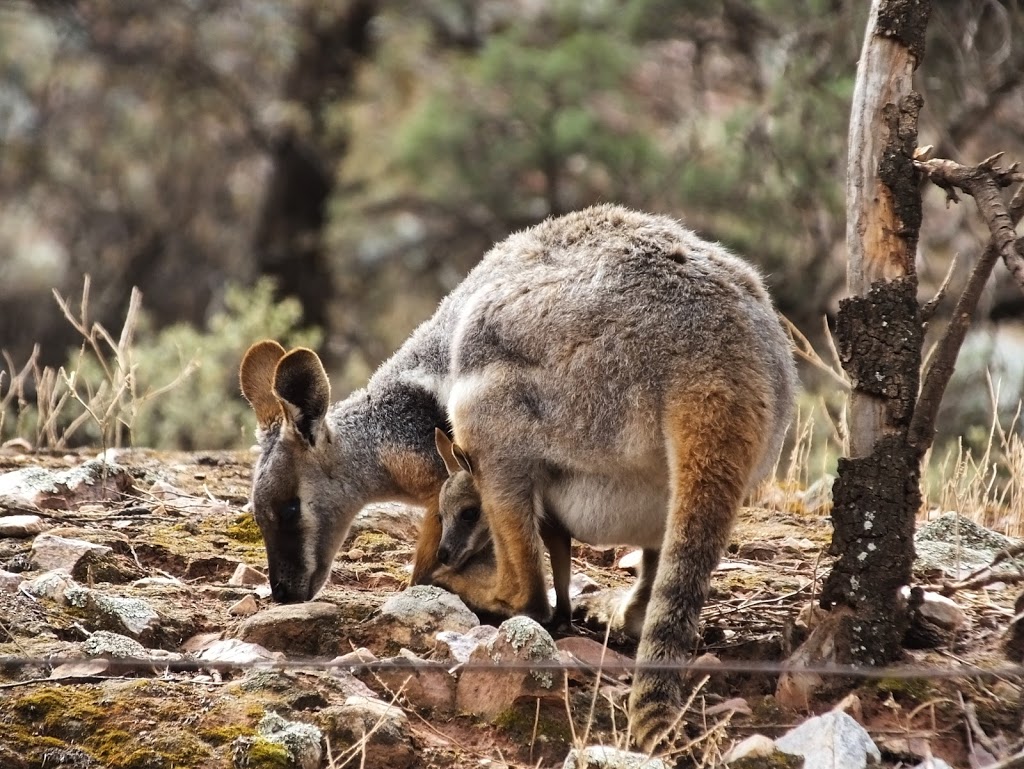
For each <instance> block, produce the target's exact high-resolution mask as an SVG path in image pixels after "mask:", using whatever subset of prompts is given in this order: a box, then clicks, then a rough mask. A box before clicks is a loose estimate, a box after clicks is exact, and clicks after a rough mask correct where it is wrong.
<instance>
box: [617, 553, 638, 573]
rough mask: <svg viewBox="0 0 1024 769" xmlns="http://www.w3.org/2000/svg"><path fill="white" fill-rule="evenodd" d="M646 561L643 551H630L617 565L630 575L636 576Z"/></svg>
mask: <svg viewBox="0 0 1024 769" xmlns="http://www.w3.org/2000/svg"><path fill="white" fill-rule="evenodd" d="M643 559H644V551H643V550H630V551H629V552H628V553H626V554H625V555H624V556H622V557H621V558H620V559H619V562H618V563H616V564H615V565H616V567H618V568H620V569H622V570H623V571H628V572H629V573H630V574H636V573H637V572H638V571H639V570H640V564H641V562H642V561H643Z"/></svg>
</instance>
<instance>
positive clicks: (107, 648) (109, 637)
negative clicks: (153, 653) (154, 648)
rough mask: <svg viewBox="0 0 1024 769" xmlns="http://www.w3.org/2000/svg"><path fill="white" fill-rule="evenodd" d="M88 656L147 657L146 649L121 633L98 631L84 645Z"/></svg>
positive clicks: (83, 648) (83, 647)
mask: <svg viewBox="0 0 1024 769" xmlns="http://www.w3.org/2000/svg"><path fill="white" fill-rule="evenodd" d="M82 650H83V651H84V652H85V653H86V654H90V655H93V656H106V657H145V656H146V647H145V646H143V645H142V644H140V643H139V642H138V641H136V640H135V639H134V638H129V637H128V636H126V635H121V634H120V633H111V632H110V631H109V630H97V631H96V632H95V633H93V634H92V635H91V636H89V637H88V638H87V639H86V640H85V642H84V643H83V644H82Z"/></svg>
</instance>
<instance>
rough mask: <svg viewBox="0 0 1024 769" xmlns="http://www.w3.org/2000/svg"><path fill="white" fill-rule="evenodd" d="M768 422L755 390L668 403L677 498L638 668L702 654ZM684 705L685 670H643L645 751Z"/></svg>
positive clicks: (637, 734) (640, 708) (639, 719)
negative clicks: (707, 616) (714, 583)
mask: <svg viewBox="0 0 1024 769" xmlns="http://www.w3.org/2000/svg"><path fill="white" fill-rule="evenodd" d="M767 420H768V416H767V414H766V409H765V406H764V401H763V400H761V399H758V398H757V396H756V394H755V393H754V392H753V391H752V390H751V389H750V385H749V384H745V385H744V388H740V387H739V386H737V385H733V386H729V384H727V383H723V386H722V387H721V388H719V389H718V390H717V391H714V390H712V391H711V392H705V393H702V394H700V395H696V394H694V395H691V396H689V397H685V396H684V397H680V396H676V397H674V398H672V399H671V400H670V401H669V402H668V403H667V404H666V411H665V418H664V427H663V429H664V431H665V436H666V442H667V444H668V451H667V455H668V457H669V463H670V464H669V477H670V483H671V493H670V499H669V510H668V517H667V521H666V531H665V540H664V544H663V546H662V549H661V555H660V559H659V562H658V567H657V570H656V574H655V576H654V582H653V585H652V589H651V599H650V602H649V604H648V607H647V616H646V620H645V622H644V625H643V633H642V634H641V639H640V646H639V648H638V650H637V661H638V662H641V663H647V664H651V663H654V664H657V663H659V662H664V663H678V662H683V661H684V660H685V659H686V658H687V657H688V656H689V655H690V653H691V651H692V650H693V645H694V642H695V640H696V635H697V622H698V619H699V617H700V610H701V608H702V607H703V605H704V601H705V599H706V598H707V593H708V587H709V584H710V581H711V574H712V572H713V571H714V569H715V567H716V566H717V565H718V561H719V559H720V558H721V556H722V554H723V552H724V551H725V548H726V546H727V544H728V541H729V532H730V530H731V528H732V524H733V520H734V518H735V515H736V511H737V509H738V508H739V504H740V501H741V500H742V497H743V494H744V492H745V489H746V484H747V480H748V478H749V477H750V475H751V472H752V470H753V468H754V465H755V462H756V460H757V457H758V455H759V452H760V448H761V444H762V440H763V436H764V435H765V434H766V433H767V429H766V423H767ZM682 704H683V673H682V671H680V670H654V669H651V668H643V669H640V670H637V672H636V675H635V676H634V679H633V687H632V691H631V693H630V698H629V713H630V719H629V720H630V729H631V731H632V734H633V739H634V741H635V742H636V743H637V745H639V746H640V747H641V748H642V749H643V750H645V751H648V752H653V751H654V750H655V749H657V748H658V747H659V746H660V745H661V744H662V743H663V742H664V741H666V740H668V739H669V738H670V736H671V733H672V732H674V730H675V728H676V727H677V725H678V722H679V721H680V719H681V715H682V711H681V708H682Z"/></svg>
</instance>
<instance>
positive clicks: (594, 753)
mask: <svg viewBox="0 0 1024 769" xmlns="http://www.w3.org/2000/svg"><path fill="white" fill-rule="evenodd" d="M562 769H668V764H666V763H665V762H664V761H662V760H661V759H660V758H654V757H651V756H648V755H646V754H644V753H629V752H627V751H625V750H618V749H617V748H609V747H607V746H605V745H589V746H587V747H585V748H583V750H579V749H577V748H573V749H572V750H570V751H569V755H568V756H566V757H565V762H564V763H563V764H562Z"/></svg>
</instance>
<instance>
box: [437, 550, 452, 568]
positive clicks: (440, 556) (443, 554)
mask: <svg viewBox="0 0 1024 769" xmlns="http://www.w3.org/2000/svg"><path fill="white" fill-rule="evenodd" d="M451 558H452V554H451V552H450V551H449V550H448V548H447V547H445V546H444V545H441V547H439V548H437V560H438V561H440V562H441V563H442V564H444V565H445V566H447V565H448V561H450V560H451Z"/></svg>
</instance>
